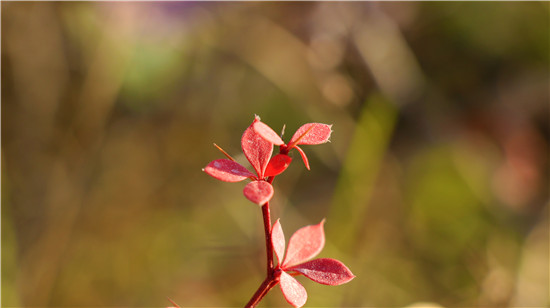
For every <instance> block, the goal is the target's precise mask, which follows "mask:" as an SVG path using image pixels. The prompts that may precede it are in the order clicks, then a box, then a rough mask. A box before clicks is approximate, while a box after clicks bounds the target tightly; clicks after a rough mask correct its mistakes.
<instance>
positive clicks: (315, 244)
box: [282, 219, 325, 269]
mask: <svg viewBox="0 0 550 308" xmlns="http://www.w3.org/2000/svg"><path fill="white" fill-rule="evenodd" d="M324 223H325V220H324V219H323V220H322V221H321V222H320V223H318V224H316V225H310V226H305V227H302V228H300V229H299V230H298V231H296V232H295V233H294V234H293V235H292V237H291V238H290V240H289V241H288V248H287V251H286V256H285V259H284V261H283V265H282V267H283V269H285V268H289V267H291V266H294V265H296V264H300V263H302V262H305V261H307V260H309V259H311V258H313V257H315V256H316V255H318V254H319V253H320V252H321V250H323V247H324V246H325V231H324V229H323V224H324Z"/></svg>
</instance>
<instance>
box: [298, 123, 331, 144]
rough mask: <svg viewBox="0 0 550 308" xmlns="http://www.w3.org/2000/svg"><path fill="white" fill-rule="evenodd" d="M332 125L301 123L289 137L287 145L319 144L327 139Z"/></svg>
mask: <svg viewBox="0 0 550 308" xmlns="http://www.w3.org/2000/svg"><path fill="white" fill-rule="evenodd" d="M331 133H332V125H327V124H322V123H307V124H304V125H302V126H301V127H300V128H298V130H297V131H296V132H295V133H294V135H293V136H292V139H290V142H289V145H296V144H321V143H325V142H327V141H329V138H330V134H331Z"/></svg>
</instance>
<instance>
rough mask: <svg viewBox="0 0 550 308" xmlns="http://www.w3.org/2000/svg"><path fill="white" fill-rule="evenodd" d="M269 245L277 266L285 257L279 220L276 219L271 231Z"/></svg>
mask: <svg viewBox="0 0 550 308" xmlns="http://www.w3.org/2000/svg"><path fill="white" fill-rule="evenodd" d="M271 245H273V250H274V251H275V256H277V264H279V265H281V262H282V261H283V257H284V255H285V235H284V233H283V228H282V227H281V223H280V222H279V219H277V221H276V222H275V224H273V228H272V229H271Z"/></svg>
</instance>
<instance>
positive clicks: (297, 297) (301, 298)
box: [279, 272, 307, 307]
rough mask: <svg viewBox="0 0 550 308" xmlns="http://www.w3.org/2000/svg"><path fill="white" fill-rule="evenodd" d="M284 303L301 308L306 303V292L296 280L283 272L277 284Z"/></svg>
mask: <svg viewBox="0 0 550 308" xmlns="http://www.w3.org/2000/svg"><path fill="white" fill-rule="evenodd" d="M279 284H280V286H281V291H282V292H283V295H284V297H285V299H286V301H287V302H288V303H289V304H291V305H292V306H294V307H302V306H303V305H304V304H305V303H306V301H307V292H306V289H305V288H304V286H302V285H301V284H300V283H299V282H298V280H296V279H294V277H292V276H290V275H289V274H287V273H285V272H281V280H280V282H279Z"/></svg>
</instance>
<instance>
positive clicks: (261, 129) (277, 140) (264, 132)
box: [254, 121, 285, 145]
mask: <svg viewBox="0 0 550 308" xmlns="http://www.w3.org/2000/svg"><path fill="white" fill-rule="evenodd" d="M254 130H255V131H256V133H258V134H259V135H260V136H262V137H263V138H264V139H265V140H267V141H269V142H271V143H273V144H275V145H282V144H285V142H284V141H283V139H281V137H279V135H277V133H276V132H275V131H274V130H273V129H271V127H269V126H267V124H265V123H263V122H261V121H257V122H255V123H254Z"/></svg>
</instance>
